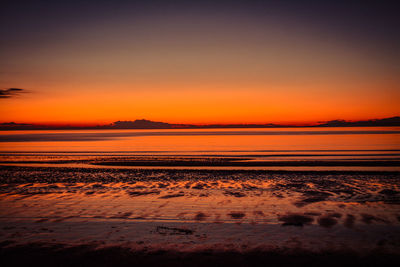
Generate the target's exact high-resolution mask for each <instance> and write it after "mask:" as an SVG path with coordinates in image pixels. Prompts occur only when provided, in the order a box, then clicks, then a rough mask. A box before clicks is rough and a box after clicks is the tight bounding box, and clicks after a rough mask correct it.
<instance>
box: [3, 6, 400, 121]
mask: <svg viewBox="0 0 400 267" xmlns="http://www.w3.org/2000/svg"><path fill="white" fill-rule="evenodd" d="M399 6H400V5H399ZM399 13H400V8H399V7H398V6H396V5H394V4H390V2H385V1H234V0H232V1H166V0H165V1H102V0H98V1H83V0H81V1H17V0H13V1H5V2H4V3H2V8H1V9H0V122H11V121H13V122H18V123H47V124H76V125H81V124H82V125H85V124H87V125H92V124H106V123H111V122H113V121H117V120H135V119H142V118H145V119H149V120H154V121H164V122H169V123H193V124H209V123H221V124H228V123H296V122H301V123H313V122H318V121H328V120H334V119H346V120H364V119H373V118H384V117H391V116H396V115H399V114H400V105H399V102H400V64H398V62H399V59H400V49H399V48H400V37H399V33H398V29H399V28H400V22H399V19H398V14H399ZM18 89H22V90H18Z"/></svg>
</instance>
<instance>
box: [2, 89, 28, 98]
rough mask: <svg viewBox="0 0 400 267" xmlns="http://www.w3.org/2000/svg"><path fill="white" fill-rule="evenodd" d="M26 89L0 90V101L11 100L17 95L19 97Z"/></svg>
mask: <svg viewBox="0 0 400 267" xmlns="http://www.w3.org/2000/svg"><path fill="white" fill-rule="evenodd" d="M25 91H26V90H25V89H21V88H8V89H0V99H1V98H10V97H13V96H15V95H18V94H20V93H22V92H25Z"/></svg>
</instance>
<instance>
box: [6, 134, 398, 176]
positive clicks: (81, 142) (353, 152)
mask: <svg viewBox="0 0 400 267" xmlns="http://www.w3.org/2000/svg"><path fill="white" fill-rule="evenodd" d="M399 140H400V127H365V128H362V127H351V128H286V129H215V130H214V129H212V130H210V129H203V130H199V129H186V130H86V131H60V130H57V131H3V132H0V144H1V146H0V162H1V163H2V164H7V163H11V162H12V163H18V164H23V163H26V164H39V163H43V164H47V166H50V165H49V164H50V163H51V164H69V165H68V166H76V164H81V166H85V167H93V164H92V163H93V162H94V161H96V163H99V162H100V161H102V162H103V164H96V166H97V167H101V165H109V166H110V165H111V164H105V163H104V161H108V162H109V161H113V162H114V163H113V165H115V162H116V161H120V164H119V166H125V167H126V166H132V165H134V166H136V167H138V166H148V165H149V164H148V163H146V164H139V163H132V162H133V161H138V160H139V161H141V162H143V161H146V160H147V161H148V159H147V158H148V157H157V160H158V162H156V163H154V164H150V165H151V166H158V167H183V166H186V167H188V168H192V167H196V166H197V167H200V168H203V167H204V166H202V165H201V164H195V163H194V162H193V161H192V162H191V163H190V164H187V163H186V164H184V165H182V164H180V163H178V162H181V161H182V160H185V158H186V159H187V158H193V157H196V158H197V160H199V158H203V159H207V160H208V161H209V162H210V164H208V167H218V168H221V167H225V168H233V167H234V168H249V167H253V168H255V169H260V168H261V169H285V168H286V169H293V168H294V169H296V168H297V169H298V168H300V169H301V168H303V167H304V166H307V167H308V169H321V168H322V169H327V168H328V169H329V167H330V168H331V169H332V170H333V169H340V168H342V169H347V170H348V169H354V168H355V167H358V169H370V168H375V169H376V168H377V167H380V168H381V169H382V170H398V166H399V164H398V161H399V159H400V141H399ZM171 157H175V163H174V164H170V163H168V164H166V163H165V161H167V159H168V158H171ZM215 158H224V159H225V161H229V162H230V163H229V164H227V163H224V164H222V163H220V164H219V165H218V164H215V161H214V159H215ZM235 158H236V159H237V160H236V161H235V164H232V162H233V161H232V159H235ZM240 158H242V159H241V160H239V159H240ZM245 163H246V164H245ZM71 164H72V165H71ZM51 166H55V165H51ZM66 166H67V165H66ZM266 167H268V168H266Z"/></svg>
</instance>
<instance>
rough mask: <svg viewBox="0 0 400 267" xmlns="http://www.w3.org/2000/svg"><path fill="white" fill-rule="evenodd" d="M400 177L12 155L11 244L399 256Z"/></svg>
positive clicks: (211, 258)
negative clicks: (33, 159) (55, 161)
mask: <svg viewBox="0 0 400 267" xmlns="http://www.w3.org/2000/svg"><path fill="white" fill-rule="evenodd" d="M399 178H400V174H399V172H351V171H348V172H344V171H342V172H340V171H339V172H318V171H311V172H290V171H286V172H284V171H275V172H274V171H255V170H251V171H245V170H235V171H229V170H224V171H220V170H165V169H159V170H156V169H107V168H102V169H89V168H60V167H53V168H52V167H12V166H8V167H5V166H3V167H0V215H1V218H0V247H1V249H0V253H1V255H2V257H1V258H2V260H3V261H7V262H14V263H17V265H19V264H25V263H27V261H28V259H29V261H30V262H37V263H40V264H42V265H49V266H50V265H52V264H53V263H54V262H58V263H60V261H62V263H64V265H66V266H73V265H76V264H77V263H79V264H82V265H87V263H92V264H96V265H99V266H112V265H113V264H115V263H119V264H120V265H129V264H137V265H145V264H146V265H148V266H159V265H161V266H163V265H164V266H172V265H173V266H187V265H195V266H204V265H211V266H212V265H215V266H216V265H218V266H228V265H229V266H248V264H249V263H250V264H252V265H257V264H259V265H260V266H265V265H266V264H271V265H272V266H293V264H296V265H297V266H321V265H324V266H334V265H335V266H337V265H344V266H382V265H385V266H387V265H392V266H396V265H397V264H398V263H399V259H400V209H399V204H400V186H399V182H398V181H399ZM20 255H29V256H28V257H27V258H24V257H20ZM41 255H42V256H41ZM43 255H45V259H43Z"/></svg>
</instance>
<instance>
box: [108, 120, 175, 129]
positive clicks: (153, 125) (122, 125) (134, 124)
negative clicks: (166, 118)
mask: <svg viewBox="0 0 400 267" xmlns="http://www.w3.org/2000/svg"><path fill="white" fill-rule="evenodd" d="M110 126H111V127H112V128H116V129H170V128H172V124H169V123H165V122H158V121H149V120H145V119H142V120H135V121H116V122H113V123H111V125H110Z"/></svg>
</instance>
